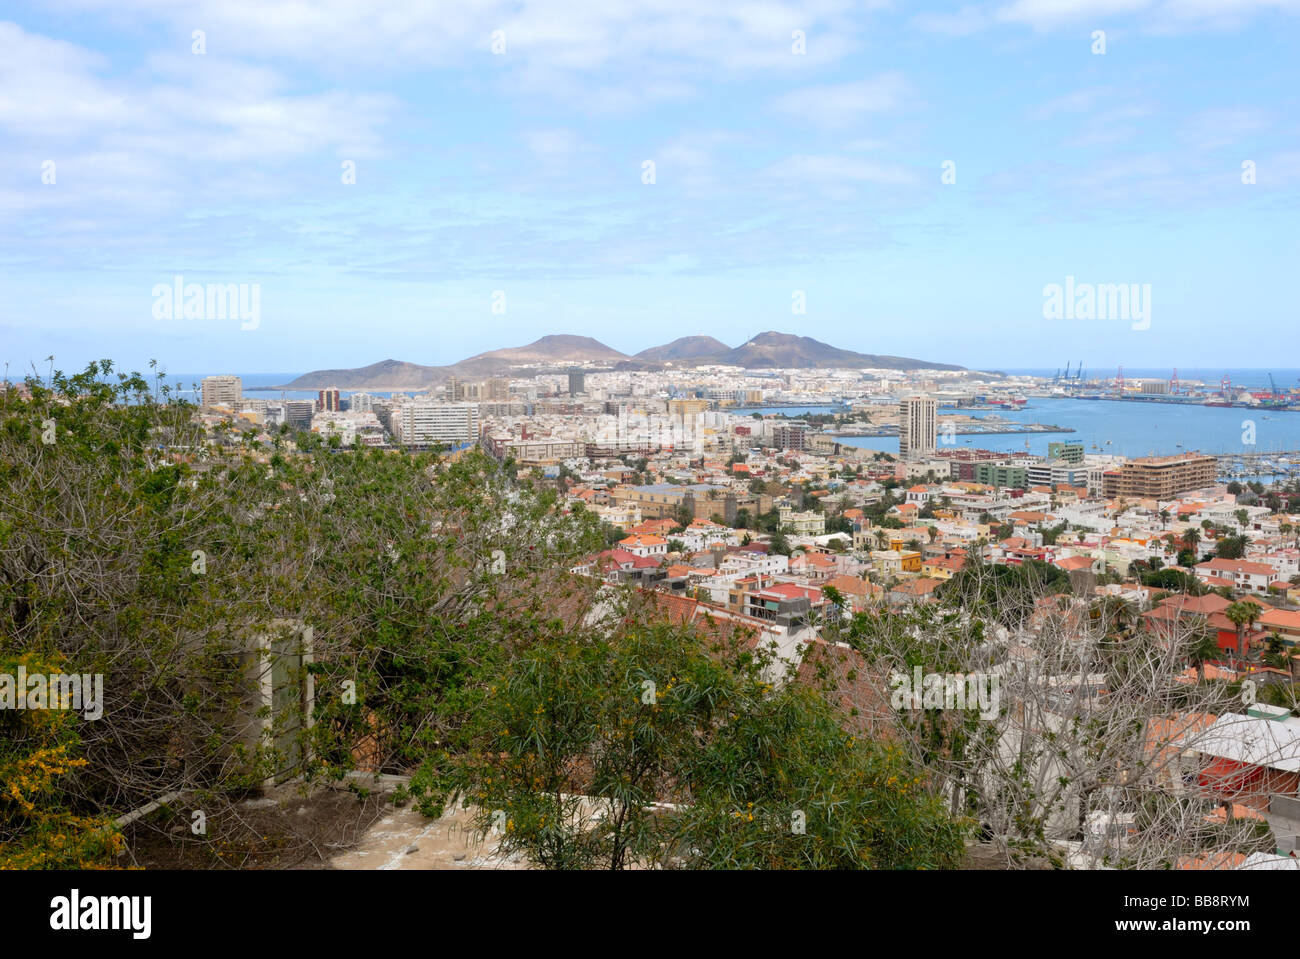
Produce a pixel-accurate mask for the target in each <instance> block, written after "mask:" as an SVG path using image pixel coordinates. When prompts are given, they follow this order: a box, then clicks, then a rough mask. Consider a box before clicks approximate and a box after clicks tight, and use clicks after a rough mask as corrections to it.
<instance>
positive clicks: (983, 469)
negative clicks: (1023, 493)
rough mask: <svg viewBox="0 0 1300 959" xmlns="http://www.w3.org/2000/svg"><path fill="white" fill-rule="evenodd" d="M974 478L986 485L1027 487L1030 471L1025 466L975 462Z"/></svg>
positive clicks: (1014, 487) (1015, 487) (1013, 487)
mask: <svg viewBox="0 0 1300 959" xmlns="http://www.w3.org/2000/svg"><path fill="white" fill-rule="evenodd" d="M974 479H975V482H977V483H983V484H984V485H985V486H995V487H1009V488H1012V489H1027V488H1028V487H1029V472H1028V470H1027V469H1026V468H1025V467H1023V466H1003V465H1001V464H998V463H976V464H974Z"/></svg>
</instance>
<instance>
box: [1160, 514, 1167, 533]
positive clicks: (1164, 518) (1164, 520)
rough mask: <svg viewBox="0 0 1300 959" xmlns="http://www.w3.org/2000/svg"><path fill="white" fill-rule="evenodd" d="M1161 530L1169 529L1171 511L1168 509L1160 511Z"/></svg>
mask: <svg viewBox="0 0 1300 959" xmlns="http://www.w3.org/2000/svg"><path fill="white" fill-rule="evenodd" d="M1160 528H1161V529H1168V528H1169V510H1167V509H1162V510H1161V511H1160Z"/></svg>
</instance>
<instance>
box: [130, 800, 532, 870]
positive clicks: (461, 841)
mask: <svg viewBox="0 0 1300 959" xmlns="http://www.w3.org/2000/svg"><path fill="white" fill-rule="evenodd" d="M371 785H372V787H374V784H371ZM390 790H391V787H387V788H385V787H382V786H380V787H374V788H373V791H370V792H369V793H368V794H367V791H366V790H364V789H363V790H359V791H358V790H349V789H346V788H337V787H326V786H321V787H315V788H313V789H312V790H310V791H307V792H304V790H303V789H302V787H301V786H300V785H296V784H287V785H284V786H278V787H274V788H271V789H268V790H266V791H265V792H264V793H263V794H262V795H259V796H250V797H249V798H247V799H244V800H243V801H241V802H238V803H236V804H235V805H234V806H232V807H231V808H230V809H228V810H226V811H225V812H222V813H213V814H211V815H207V816H206V818H202V819H200V818H199V817H196V816H195V812H196V811H200V812H201V811H202V810H201V808H200V806H201V803H200V802H199V801H198V800H195V799H193V798H191V797H182V798H181V799H178V800H176V801H174V802H172V803H171V804H169V805H167V806H164V807H162V808H161V809H159V810H157V811H155V812H154V813H151V814H150V815H148V816H145V817H144V818H142V819H139V820H137V821H135V822H133V823H131V824H129V825H128V826H126V827H125V828H124V829H123V835H124V836H125V837H126V840H127V842H126V846H127V851H126V852H125V853H124V854H123V855H122V857H121V859H120V862H119V864H120V865H121V866H123V867H127V868H144V869H376V870H394V869H404V870H414V869H525V868H528V865H527V863H526V862H524V861H522V859H520V858H519V857H517V856H516V857H514V858H507V857H505V856H503V855H501V854H500V853H498V852H497V850H496V846H495V843H493V842H491V841H490V839H489V840H488V841H483V840H480V839H479V838H478V837H477V835H475V834H473V833H472V832H471V831H470V830H469V829H468V828H467V826H468V821H469V813H468V812H467V811H466V810H462V809H451V810H448V811H447V812H446V813H445V814H444V815H443V816H442V817H441V818H440V819H427V818H426V817H424V816H422V815H421V814H420V813H419V812H417V811H416V810H415V809H414V807H413V806H411V805H409V804H408V805H404V806H401V807H397V806H394V805H393V804H392V802H391V801H390V800H391V798H392V792H391V791H390ZM196 824H201V825H202V827H203V829H204V831H203V832H202V833H197V834H196V833H195V831H194V830H195V826H196Z"/></svg>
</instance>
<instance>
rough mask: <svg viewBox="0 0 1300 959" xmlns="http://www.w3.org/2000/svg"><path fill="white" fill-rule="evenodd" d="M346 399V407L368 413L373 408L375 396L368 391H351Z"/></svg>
mask: <svg viewBox="0 0 1300 959" xmlns="http://www.w3.org/2000/svg"><path fill="white" fill-rule="evenodd" d="M348 400H349V401H350V402H349V406H348V408H349V409H350V410H352V411H354V412H356V413H370V412H372V411H373V410H374V406H375V398H374V397H373V396H372V395H370V394H369V393H353V394H352V395H351V396H350V397H348Z"/></svg>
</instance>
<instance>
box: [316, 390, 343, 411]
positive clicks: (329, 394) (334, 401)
mask: <svg viewBox="0 0 1300 959" xmlns="http://www.w3.org/2000/svg"><path fill="white" fill-rule="evenodd" d="M316 409H317V411H318V412H321V413H337V412H338V411H339V391H338V387H336V386H332V387H330V388H329V389H327V390H319V391H317V393H316Z"/></svg>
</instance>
